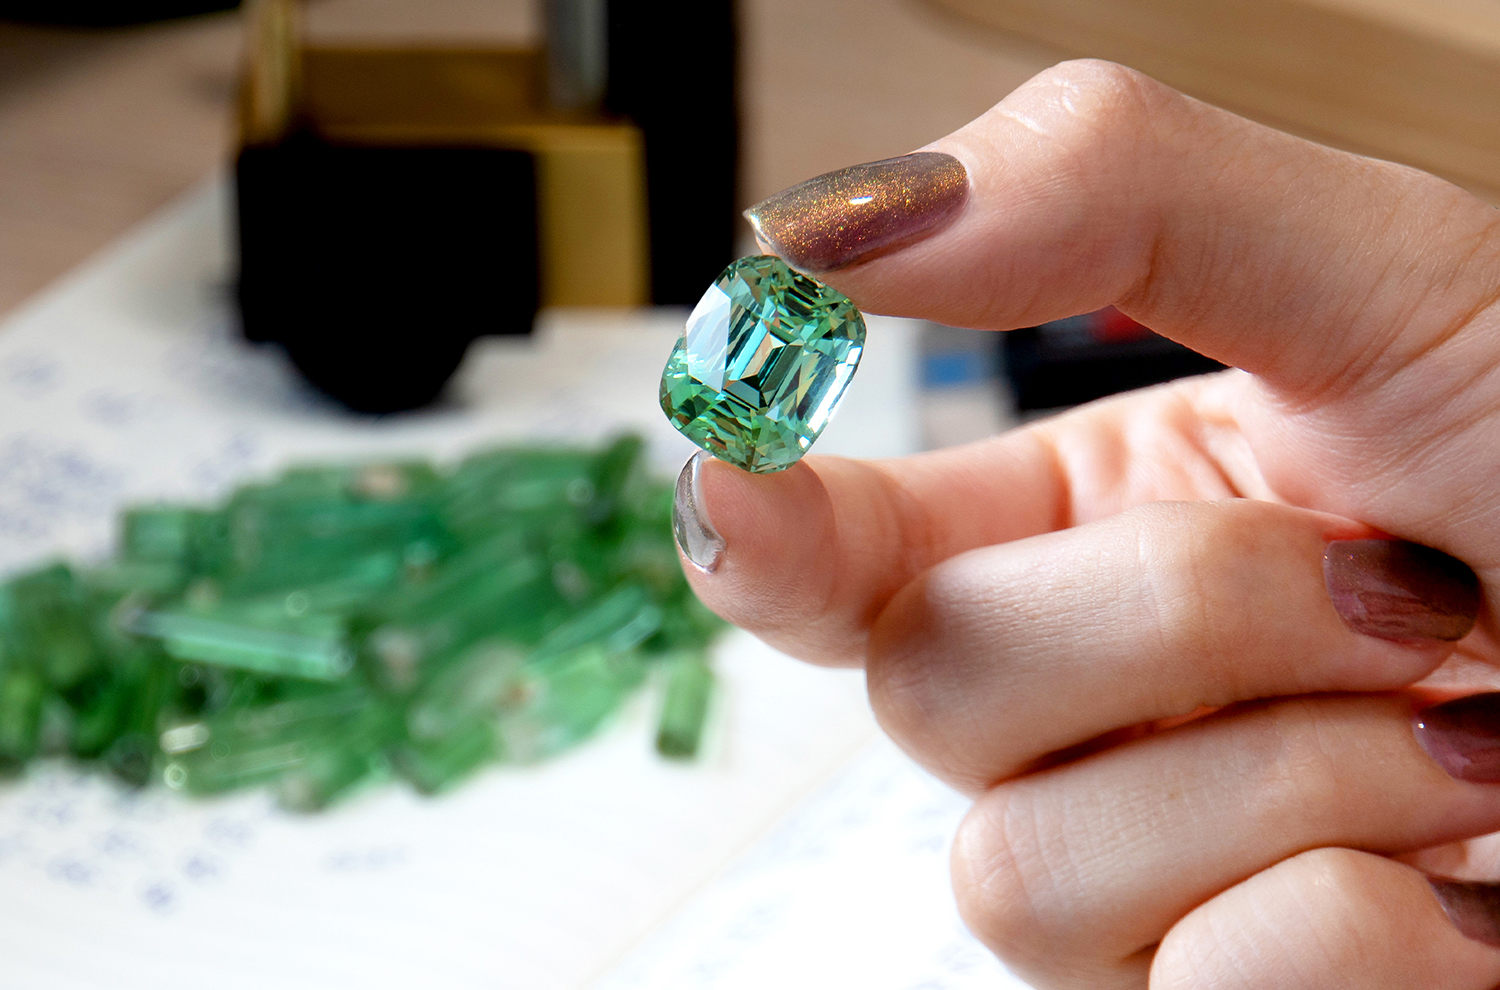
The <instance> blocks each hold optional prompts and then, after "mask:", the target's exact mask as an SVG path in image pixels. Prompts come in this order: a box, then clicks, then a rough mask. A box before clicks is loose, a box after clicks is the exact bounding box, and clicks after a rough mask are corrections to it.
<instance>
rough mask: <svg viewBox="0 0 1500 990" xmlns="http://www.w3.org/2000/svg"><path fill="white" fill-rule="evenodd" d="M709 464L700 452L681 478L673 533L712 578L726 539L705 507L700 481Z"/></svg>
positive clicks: (705, 454)
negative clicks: (715, 526) (705, 466)
mask: <svg viewBox="0 0 1500 990" xmlns="http://www.w3.org/2000/svg"><path fill="white" fill-rule="evenodd" d="M708 460H709V457H708V454H707V453H705V452H704V451H701V450H700V451H698V453H696V454H694V455H693V456H692V458H691V459H689V460H688V462H687V463H686V464H684V465H683V467H682V473H681V474H679V475H678V476H677V494H676V496H675V497H674V498H673V500H672V532H673V533H674V534H675V535H676V537H677V546H678V547H680V548H681V549H682V555H683V556H684V557H686V558H687V559H688V560H690V561H692V562H693V564H695V565H696V566H697V567H698V568H699V569H700V570H702V571H703V572H704V573H706V574H712V573H713V572H714V568H715V567H717V566H719V557H720V556H721V555H722V554H723V553H724V537H722V536H720V535H719V531H718V530H716V529H714V524H713V520H712V519H710V518H708V510H707V509H706V508H705V507H704V505H703V489H702V486H701V484H700V479H701V477H702V474H703V465H704V464H706V463H708Z"/></svg>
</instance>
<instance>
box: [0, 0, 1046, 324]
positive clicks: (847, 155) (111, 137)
mask: <svg viewBox="0 0 1500 990" xmlns="http://www.w3.org/2000/svg"><path fill="white" fill-rule="evenodd" d="M740 15H741V30H742V45H743V48H742V55H741V66H742V71H743V77H742V78H743V87H744V88H743V90H742V100H743V104H742V106H743V112H744V149H743V178H742V181H741V183H740V193H739V199H740V201H741V205H742V206H743V205H747V204H749V203H751V202H755V201H756V200H757V199H759V198H762V197H764V196H766V195H769V194H770V193H772V192H775V191H776V190H778V189H781V188H782V187H784V186H787V185H790V184H792V183H793V182H797V181H800V180H801V179H804V178H808V177H810V176H813V175H816V174H818V173H819V172H824V171H828V170H829V169H833V168H837V167H839V166H840V165H845V164H851V163H853V162H859V161H869V160H873V159H876V158H885V157H889V156H892V155H898V154H903V153H905V152H906V151H910V150H911V149H913V148H915V147H919V146H921V145H922V144H924V143H926V142H927V141H930V140H932V139H933V138H935V137H938V136H940V135H942V134H944V133H946V132H948V131H949V130H952V129H953V128H955V127H958V126H959V125H961V124H963V123H964V122H965V121H967V120H970V119H971V118H973V117H974V116H976V115H977V114H979V113H981V112H983V111H984V110H985V109H986V108H988V107H989V106H990V105H992V104H993V103H994V102H995V101H996V100H997V99H998V98H999V97H1000V96H1001V95H1003V94H1004V93H1006V92H1008V91H1009V90H1011V89H1013V88H1014V87H1015V86H1016V85H1018V84H1019V83H1020V82H1022V81H1023V80H1025V79H1026V78H1027V77H1028V76H1030V75H1032V74H1033V73H1035V72H1037V71H1039V70H1040V69H1042V68H1044V67H1045V66H1047V65H1050V64H1051V63H1053V62H1055V61H1056V60H1057V59H1058V57H1059V52H1058V51H1057V50H1055V49H1052V48H1048V47H1042V46H1039V45H1036V44H1034V43H1028V42H1026V41H1025V40H1023V39H1019V38H1015V37H1010V36H1006V35H1005V34H1002V33H1001V32H999V31H996V30H993V29H991V28H987V27H975V26H974V25H972V24H970V23H966V22H965V21H963V20H961V19H960V18H958V17H956V16H954V15H952V14H951V13H949V12H947V11H944V10H942V9H940V8H937V7H931V6H927V5H925V4H921V3H914V2H903V0H868V2H854V0H846V2H838V0H830V2H821V3H803V2H794V0H749V2H745V3H743V4H742V6H741V10H740ZM540 22H541V16H540V12H539V7H538V5H537V4H536V3H535V2H533V0H423V2H420V3H417V2H412V0H321V2H319V0H314V2H313V3H311V4H309V7H308V34H309V37H310V39H311V40H315V41H329V42H336V41H343V42H354V41H370V42H377V43H378V42H396V43H409V42H440V43H451V44H455V45H458V46H462V47H474V46H480V45H485V44H494V45H496V46H503V47H510V46H518V45H536V44H540V42H541V38H542V25H541V23H540ZM663 31H664V37H663V40H662V49H661V51H660V52H659V56H658V57H660V58H662V59H665V60H668V61H670V59H671V58H672V48H673V45H672V41H671V34H672V32H671V28H670V25H663ZM242 53H243V43H242V26H241V19H240V16H239V14H238V12H225V13H220V14H210V15H206V16H202V17H196V18H189V19H184V20H178V21H172V22H167V23H160V24H147V25H140V26H129V27H119V28H108V29H97V28H95V29H90V28H79V27H68V28H60V27H51V26H42V25H36V24H23V23H16V22H0V312H3V311H6V310H9V309H10V308H12V307H13V306H15V305H16V304H17V303H19V302H21V301H22V300H24V299H25V298H26V297H27V296H28V295H30V294H31V293H33V292H35V291H36V290H38V289H40V288H41V287H42V286H44V285H46V284H47V283H48V282H49V281H51V280H52V279H54V278H56V277H57V276H59V275H61V274H62V273H64V272H66V271H67V270H68V269H69V268H71V267H72V266H73V265H76V264H77V263H79V262H80V261H82V260H83V259H85V258H86V257H88V256H89V254H91V253H92V252H94V251H96V250H98V249H99V248H100V247H103V246H104V245H105V244H107V243H109V242H110V240H112V239H113V238H115V237H117V236H119V235H120V234H122V233H123V232H125V231H126V230H128V229H129V227H130V226H131V225H132V224H134V223H136V222H138V221H140V220H142V219H144V218H145V217H147V216H149V215H150V214H151V213H152V212H153V211H154V210H156V209H158V208H160V207H161V206H163V205H164V204H166V203H167V202H169V201H170V200H171V199H172V198H173V197H174V196H176V195H178V194H179V193H181V192H183V191H184V190H186V189H187V188H189V187H190V186H192V185H193V184H194V183H197V182H200V181H202V180H203V179H204V178H206V177H207V176H209V175H210V174H211V173H212V172H213V171H214V170H215V169H220V168H223V167H224V166H225V165H226V164H228V163H229V162H230V161H231V160H232V156H233V152H234V142H235V140H236V132H235V126H234V116H233V112H234V100H235V91H236V86H237V80H238V75H239V73H240V70H241V59H242ZM683 126H684V127H691V126H692V124H691V122H689V121H684V123H683Z"/></svg>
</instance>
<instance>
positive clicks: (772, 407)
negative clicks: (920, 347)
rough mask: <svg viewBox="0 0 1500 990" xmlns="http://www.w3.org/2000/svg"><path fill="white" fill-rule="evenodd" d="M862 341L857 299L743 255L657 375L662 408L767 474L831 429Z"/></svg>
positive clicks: (712, 445)
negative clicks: (658, 375) (663, 368)
mask: <svg viewBox="0 0 1500 990" xmlns="http://www.w3.org/2000/svg"><path fill="white" fill-rule="evenodd" d="M864 346H865V321H864V318H863V317H861V316H860V315H859V310H857V309H855V308H854V303H852V302H850V301H849V298H848V297H847V296H845V295H844V294H843V293H841V292H839V291H838V290H836V289H831V288H829V287H828V286H826V285H824V284H823V283H822V282H819V281H818V280H817V279H814V278H811V277H809V276H807V275H803V274H802V273H800V272H796V271H793V270H792V269H791V268H789V267H787V265H786V263H785V262H784V261H782V260H781V259H780V258H774V257H770V256H767V255H760V256H756V257H750V258H741V259H740V260H739V261H736V262H735V263H734V264H732V265H730V266H729V267H728V268H726V269H724V273H723V274H722V275H720V276H719V278H718V281H716V282H715V283H714V284H713V285H712V286H710V287H709V289H708V291H707V292H706V293H704V294H703V299H702V300H700V301H699V303H698V306H697V308H696V309H694V310H693V313H692V315H691V316H689V317H688V321H687V326H686V327H685V328H684V329H683V332H682V336H681V337H680V338H678V340H677V346H676V347H674V348H673V349H672V355H671V357H669V358H668V359H667V367H666V370H665V371H663V372H662V376H661V407H662V410H663V411H664V412H665V413H666V414H667V418H668V419H670V420H671V421H672V425H673V426H675V427H677V429H678V430H680V431H681V432H682V433H683V435H684V436H686V437H687V438H688V439H690V440H692V441H693V442H694V443H696V444H697V445H698V446H700V447H702V448H703V449H704V450H706V451H708V452H709V453H710V454H713V455H714V456H715V457H718V458H719V459H721V460H725V461H728V462H729V463H731V464H733V465H735V466H737V467H740V468H743V469H744V470H746V471H750V472H752V473H754V474H767V473H769V472H772V471H780V470H782V469H783V468H787V467H790V466H791V465H793V464H795V463H796V462H797V461H798V460H799V459H800V458H801V457H802V455H803V454H805V453H807V449H808V448H809V447H811V446H812V444H813V441H814V440H816V439H818V435H819V434H820V433H822V432H823V428H824V427H825V426H827V425H828V420H829V418H830V417H831V416H832V415H833V410H834V408H835V407H836V406H837V405H838V404H839V399H841V398H842V397H843V395H844V389H845V388H847V387H848V385H849V380H850V379H851V378H853V377H854V369H855V368H856V367H857V366H858V365H859V358H860V355H861V353H863V351H864Z"/></svg>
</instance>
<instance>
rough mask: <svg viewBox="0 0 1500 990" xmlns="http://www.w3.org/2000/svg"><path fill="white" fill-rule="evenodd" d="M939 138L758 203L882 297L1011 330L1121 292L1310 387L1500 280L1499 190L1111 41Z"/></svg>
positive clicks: (1265, 372)
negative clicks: (1178, 85)
mask: <svg viewBox="0 0 1500 990" xmlns="http://www.w3.org/2000/svg"><path fill="white" fill-rule="evenodd" d="M927 152H928V153H924V154H920V155H914V156H907V157H906V158H902V159H893V160H891V161H890V162H884V163H875V164H873V165H866V166H855V167H854V168H852V169H845V170H842V171H840V172H833V173H830V174H829V175H826V176H820V177H818V178H816V179H812V180H809V181H808V182H806V183H803V184H802V185H800V186H796V187H793V188H792V189H790V190H787V191H786V192H783V193H781V194H778V195H777V196H773V197H771V198H770V199H768V200H766V201H765V202H763V203H760V204H757V205H756V206H754V207H752V208H751V209H750V210H749V211H748V213H747V215H748V216H749V217H750V219H751V221H752V223H753V224H754V225H755V227H756V229H757V232H758V233H759V235H760V238H761V240H762V242H763V243H764V244H765V245H766V246H767V247H768V248H769V249H771V250H772V251H774V252H776V253H778V254H781V255H782V256H783V257H785V258H786V259H787V260H788V261H789V262H790V263H791V264H792V265H794V266H796V267H799V268H803V269H805V270H808V271H814V272H818V273H819V274H820V277H822V278H823V279H824V280H825V281H827V282H829V283H830V284H832V285H834V286H835V287H837V288H839V289H841V290H842V291H844V292H846V293H847V294H848V295H849V296H850V297H851V298H853V299H854V300H855V301H856V302H858V303H859V304H860V305H861V307H863V308H866V309H868V310H870V311H873V312H881V313H892V314H898V315H905V316H917V317H923V318H926V319H932V320H936V321H939V322H942V323H948V324H951V325H958V326H971V327H982V328H989V329H1009V328H1012V327H1018V326H1029V325H1033V324H1037V323H1041V322H1045V321H1047V320H1051V319H1057V318H1060V317H1064V316H1072V315H1076V314H1078V313H1083V312H1089V311H1091V310H1094V309H1099V308H1101V307H1103V306H1105V305H1108V304H1111V303H1113V304H1116V305H1118V306H1119V307H1120V309H1122V310H1123V311H1125V312H1126V313H1128V314H1129V315H1130V316H1132V317H1134V318H1136V319H1138V320H1140V321H1141V322H1142V323H1144V324H1146V325H1147V326H1150V327H1151V328H1152V329H1154V330H1156V331H1158V332H1159V333H1162V334H1165V335H1166V336H1168V337H1172V338H1173V339H1176V340H1178V341H1180V342H1182V343H1184V344H1186V345H1188V346H1189V347H1192V348H1193V349H1194V350H1197V351H1200V352H1202V353H1204V354H1207V355H1209V356H1210V357H1213V358H1216V359H1218V360H1220V361H1223V362H1224V363H1226V364H1231V365H1234V366H1236V367H1240V368H1244V369H1246V370H1248V371H1251V372H1254V373H1256V374H1258V375H1260V376H1261V377H1262V379H1263V380H1264V381H1265V382H1266V383H1267V384H1268V385H1270V386H1271V387H1272V388H1273V389H1274V390H1276V391H1280V392H1282V393H1283V394H1284V395H1286V396H1288V397H1293V398H1313V397H1316V396H1319V395H1321V394H1322V393H1323V392H1324V391H1325V390H1329V389H1332V390H1334V391H1340V390H1342V388H1343V387H1348V386H1353V385H1356V384H1357V383H1358V382H1359V381H1360V380H1362V379H1363V380H1373V381H1380V380H1381V379H1383V378H1384V377H1385V375H1386V374H1387V373H1390V372H1394V371H1396V370H1399V369H1400V368H1401V367H1402V366H1404V365H1405V364H1406V363H1408V362H1410V361H1411V360H1412V359H1413V358H1415V357H1416V356H1417V355H1420V354H1422V353H1423V352H1425V351H1426V350H1428V349H1430V348H1432V347H1433V346H1435V345H1436V344H1437V343H1438V342H1440V341H1442V340H1444V339H1446V338H1447V337H1449V336H1451V335H1452V333H1453V332H1454V330H1455V328H1456V327H1458V326H1460V325H1462V324H1463V323H1464V322H1465V321H1466V320H1467V319H1468V318H1469V317H1471V316H1472V315H1473V314H1474V312H1476V311H1477V310H1478V309H1479V308H1481V307H1482V306H1483V305H1484V304H1485V303H1486V302H1488V301H1489V300H1491V299H1492V298H1494V296H1495V295H1496V294H1497V291H1500V275H1497V266H1496V265H1495V264H1494V258H1493V254H1494V248H1493V247H1488V248H1486V242H1487V240H1488V241H1491V242H1492V240H1493V239H1491V238H1489V234H1490V233H1491V231H1492V230H1493V228H1494V225H1495V222H1496V214H1495V211H1494V210H1493V209H1491V208H1490V207H1489V206H1487V205H1486V204H1484V203H1482V202H1481V201H1479V200H1478V199H1476V198H1474V197H1473V196H1471V195H1469V194H1468V193H1466V192H1464V191H1463V190H1461V189H1459V188H1457V187H1455V186H1452V185H1449V184H1448V183H1445V182H1443V181H1442V180H1440V179H1436V178H1434V177H1432V176H1430V175H1426V174H1425V173H1422V172H1418V171H1415V170H1413V169H1408V168H1404V167H1401V166H1397V165H1392V164H1390V163H1387V162H1379V161H1375V160H1372V159H1368V158H1362V157H1359V156H1356V155H1352V154H1347V153H1344V152H1339V151H1334V150H1332V149H1329V148H1325V147H1322V146H1320V145H1316V144H1312V143H1310V142H1307V141H1303V140H1300V139H1298V138H1294V137H1291V136H1289V135H1286V134H1282V133H1280V132H1278V131H1275V130H1272V129H1270V128H1267V127H1263V126H1261V125H1258V124H1254V123H1251V122H1250V121H1247V120H1244V119H1243V118H1240V117H1237V116H1235V115H1233V114H1230V113H1228V112H1225V111H1223V110H1218V109H1216V108H1213V107H1210V106H1208V105H1206V104H1203V103H1199V102H1198V101H1196V100H1192V99H1190V98H1188V97H1185V96H1183V95H1181V94H1179V93H1177V92H1175V91H1173V90H1171V89H1168V88H1167V87H1165V86H1163V85H1161V84H1159V83H1156V82H1154V81H1152V80H1151V79H1149V78H1147V77H1145V76H1142V75H1140V74H1139V73H1136V72H1134V71H1132V70H1130V69H1126V68H1123V67H1121V66H1118V65H1114V64H1111V63H1107V62H1071V63H1064V64H1062V65H1060V66H1057V67H1055V68H1053V69H1051V70H1048V71H1047V72H1044V73H1042V74H1041V75H1039V76H1037V77H1036V78H1035V79H1033V80H1032V81H1030V82H1029V83H1027V84H1026V85H1024V86H1022V87H1021V88H1020V89H1018V90H1016V91H1015V92H1014V93H1012V94H1011V95H1010V96H1008V97H1007V98H1006V99H1005V100H1004V101H1002V102H1001V103H1000V104H999V105H998V106H996V107H995V108H994V109H993V110H991V111H990V112H989V113H987V114H985V115H984V116H983V117H980V118H979V119H978V120H976V121H974V122H973V123H971V124H969V125H968V126H966V127H964V128H963V129H961V130H959V131H957V132H955V133H954V134H951V135H949V136H948V137H946V138H943V139H942V140H940V141H938V142H936V143H935V144H933V145H932V146H931V147H930V148H929V149H927ZM950 156H951V157H950ZM965 178H966V179H967V181H965Z"/></svg>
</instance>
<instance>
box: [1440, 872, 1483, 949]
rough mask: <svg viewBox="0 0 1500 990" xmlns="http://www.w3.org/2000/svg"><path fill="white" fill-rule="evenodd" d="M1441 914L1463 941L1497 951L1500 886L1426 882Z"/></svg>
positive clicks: (1457, 882)
mask: <svg viewBox="0 0 1500 990" xmlns="http://www.w3.org/2000/svg"><path fill="white" fill-rule="evenodd" d="M1427 882H1428V883H1430V884H1432V892H1433V893H1434V894H1437V899H1438V903H1439V904H1441V905H1442V906H1443V913H1444V914H1446V915H1447V916H1448V920H1449V921H1451V922H1453V927H1454V928H1457V929H1458V930H1459V932H1460V933H1461V934H1462V935H1463V936H1464V937H1465V938H1471V939H1473V940H1474V941H1476V942H1483V943H1484V944H1485V945H1493V946H1495V947H1496V948H1500V883H1468V882H1466V881H1463V880H1436V879H1433V878H1430V877H1429V878H1428V880H1427Z"/></svg>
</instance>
